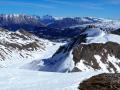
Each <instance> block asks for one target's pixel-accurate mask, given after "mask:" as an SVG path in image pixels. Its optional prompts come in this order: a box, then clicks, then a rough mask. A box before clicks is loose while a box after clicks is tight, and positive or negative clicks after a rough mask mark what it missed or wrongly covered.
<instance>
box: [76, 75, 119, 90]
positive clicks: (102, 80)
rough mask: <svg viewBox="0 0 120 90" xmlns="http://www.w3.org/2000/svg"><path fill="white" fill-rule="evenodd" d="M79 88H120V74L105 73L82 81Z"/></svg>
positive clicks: (81, 89)
mask: <svg viewBox="0 0 120 90" xmlns="http://www.w3.org/2000/svg"><path fill="white" fill-rule="evenodd" d="M78 88H79V90H120V74H118V73H115V74H114V73H112V74H110V73H109V74H108V73H104V74H100V75H97V76H93V77H91V78H90V79H87V80H85V81H83V82H82V83H80V85H79V87H78Z"/></svg>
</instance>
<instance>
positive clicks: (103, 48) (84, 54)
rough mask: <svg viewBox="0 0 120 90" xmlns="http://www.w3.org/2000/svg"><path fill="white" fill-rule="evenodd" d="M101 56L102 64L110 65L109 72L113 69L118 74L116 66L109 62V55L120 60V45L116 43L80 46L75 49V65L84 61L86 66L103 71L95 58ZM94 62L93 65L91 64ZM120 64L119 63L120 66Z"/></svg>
mask: <svg viewBox="0 0 120 90" xmlns="http://www.w3.org/2000/svg"><path fill="white" fill-rule="evenodd" d="M95 55H99V56H100V57H101V62H102V63H103V64H107V65H108V68H107V69H108V71H110V72H111V69H113V70H114V72H117V70H116V68H115V66H114V65H113V64H112V63H111V62H109V61H108V55H110V56H115V58H117V59H118V60H119V59H120V45H119V44H117V43H114V42H107V43H105V44H102V43H92V44H79V45H78V46H76V47H75V48H74V49H73V60H74V61H75V64H77V63H78V62H80V61H81V60H84V64H85V65H87V66H90V67H92V68H93V69H95V70H99V69H101V67H100V66H99V63H98V62H97V59H96V58H95V57H94V56H95ZM91 62H92V63H91ZM119 65H120V63H118V66H119Z"/></svg>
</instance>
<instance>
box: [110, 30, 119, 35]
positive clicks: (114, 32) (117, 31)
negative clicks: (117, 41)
mask: <svg viewBox="0 0 120 90" xmlns="http://www.w3.org/2000/svg"><path fill="white" fill-rule="evenodd" d="M111 33H112V34H116V35H120V28H119V29H117V30H114V31H112V32H111Z"/></svg>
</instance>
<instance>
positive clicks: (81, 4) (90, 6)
mask: <svg viewBox="0 0 120 90" xmlns="http://www.w3.org/2000/svg"><path fill="white" fill-rule="evenodd" d="M45 1H48V2H51V3H55V4H62V5H69V6H77V7H81V8H86V9H103V7H102V6H103V4H98V3H91V2H70V1H62V0H45Z"/></svg>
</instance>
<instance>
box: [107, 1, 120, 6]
mask: <svg viewBox="0 0 120 90" xmlns="http://www.w3.org/2000/svg"><path fill="white" fill-rule="evenodd" d="M106 1H107V2H108V3H109V4H116V5H117V4H120V0H106Z"/></svg>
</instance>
